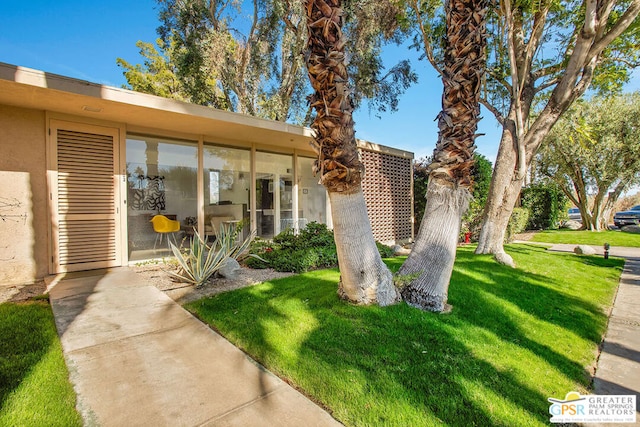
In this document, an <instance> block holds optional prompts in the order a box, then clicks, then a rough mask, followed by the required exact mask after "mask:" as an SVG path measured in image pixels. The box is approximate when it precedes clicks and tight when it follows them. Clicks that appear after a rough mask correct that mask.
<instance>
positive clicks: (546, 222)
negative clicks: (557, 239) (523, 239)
mask: <svg viewBox="0 0 640 427" xmlns="http://www.w3.org/2000/svg"><path fill="white" fill-rule="evenodd" d="M522 207H524V208H528V209H529V211H530V215H529V222H528V224H527V228H528V229H530V230H548V229H551V230H557V229H558V228H559V227H560V224H561V222H562V219H563V217H564V215H565V211H566V210H567V197H566V196H565V195H564V193H563V192H562V190H560V189H559V188H558V186H557V185H554V184H546V183H538V184H533V185H530V186H529V187H526V188H523V189H522Z"/></svg>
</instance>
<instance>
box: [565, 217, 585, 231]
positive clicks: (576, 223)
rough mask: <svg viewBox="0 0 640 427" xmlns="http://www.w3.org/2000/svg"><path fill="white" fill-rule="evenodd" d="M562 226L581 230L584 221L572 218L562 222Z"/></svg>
mask: <svg viewBox="0 0 640 427" xmlns="http://www.w3.org/2000/svg"><path fill="white" fill-rule="evenodd" d="M562 227H563V228H568V229H569V230H580V229H581V228H582V223H581V222H580V221H574V220H572V219H570V220H568V221H566V222H565V223H564V224H562Z"/></svg>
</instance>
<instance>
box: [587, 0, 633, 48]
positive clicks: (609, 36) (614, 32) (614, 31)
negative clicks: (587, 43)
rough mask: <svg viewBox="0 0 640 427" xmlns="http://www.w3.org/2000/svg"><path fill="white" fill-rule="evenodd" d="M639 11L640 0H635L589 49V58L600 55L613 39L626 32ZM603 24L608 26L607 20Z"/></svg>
mask: <svg viewBox="0 0 640 427" xmlns="http://www.w3.org/2000/svg"><path fill="white" fill-rule="evenodd" d="M639 13H640V0H633V2H632V3H631V4H630V5H629V7H628V8H627V10H626V11H625V12H624V13H623V14H622V16H621V17H620V19H618V20H617V21H616V23H615V24H614V25H613V27H612V28H611V29H610V30H609V31H608V32H607V33H606V34H605V35H604V37H602V38H599V39H597V41H596V42H595V43H594V44H593V45H592V46H591V49H590V50H589V59H591V58H594V57H596V56H599V55H600V54H601V53H602V51H603V50H604V49H605V48H606V47H607V46H608V45H609V44H611V42H613V40H615V39H616V38H617V37H618V36H620V35H621V34H622V33H624V32H625V31H626V30H627V28H629V26H630V25H631V24H632V23H633V21H635V19H636V18H637V17H638V14H639ZM602 25H603V26H606V21H605V22H603V23H602Z"/></svg>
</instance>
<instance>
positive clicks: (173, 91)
mask: <svg viewBox="0 0 640 427" xmlns="http://www.w3.org/2000/svg"><path fill="white" fill-rule="evenodd" d="M156 44H157V48H156V46H154V45H153V43H145V42H142V41H139V42H137V43H136V46H137V47H138V49H139V50H140V55H141V56H142V57H143V58H144V63H143V64H136V65H132V64H130V63H129V62H127V61H125V60H124V59H122V58H117V59H116V63H117V64H118V66H119V67H122V68H123V69H124V75H125V77H126V79H127V82H128V83H129V87H130V88H131V89H133V90H135V91H137V92H144V93H149V94H151V95H156V96H162V97H164V98H171V99H177V100H179V101H191V100H190V99H189V98H188V95H187V93H186V91H185V89H184V88H183V86H182V83H181V82H180V80H179V79H178V76H177V75H176V71H177V69H176V65H175V63H174V62H173V60H172V56H173V55H172V52H173V50H172V49H171V47H168V46H165V44H164V42H163V41H162V39H158V40H157V41H156ZM212 92H213V91H212Z"/></svg>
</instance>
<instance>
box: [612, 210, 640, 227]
mask: <svg viewBox="0 0 640 427" xmlns="http://www.w3.org/2000/svg"><path fill="white" fill-rule="evenodd" d="M613 223H614V224H615V225H616V227H622V226H625V225H633V224H638V223H640V205H636V206H634V207H632V208H631V209H629V210H628V211H622V212H616V214H615V215H614V216H613Z"/></svg>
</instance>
